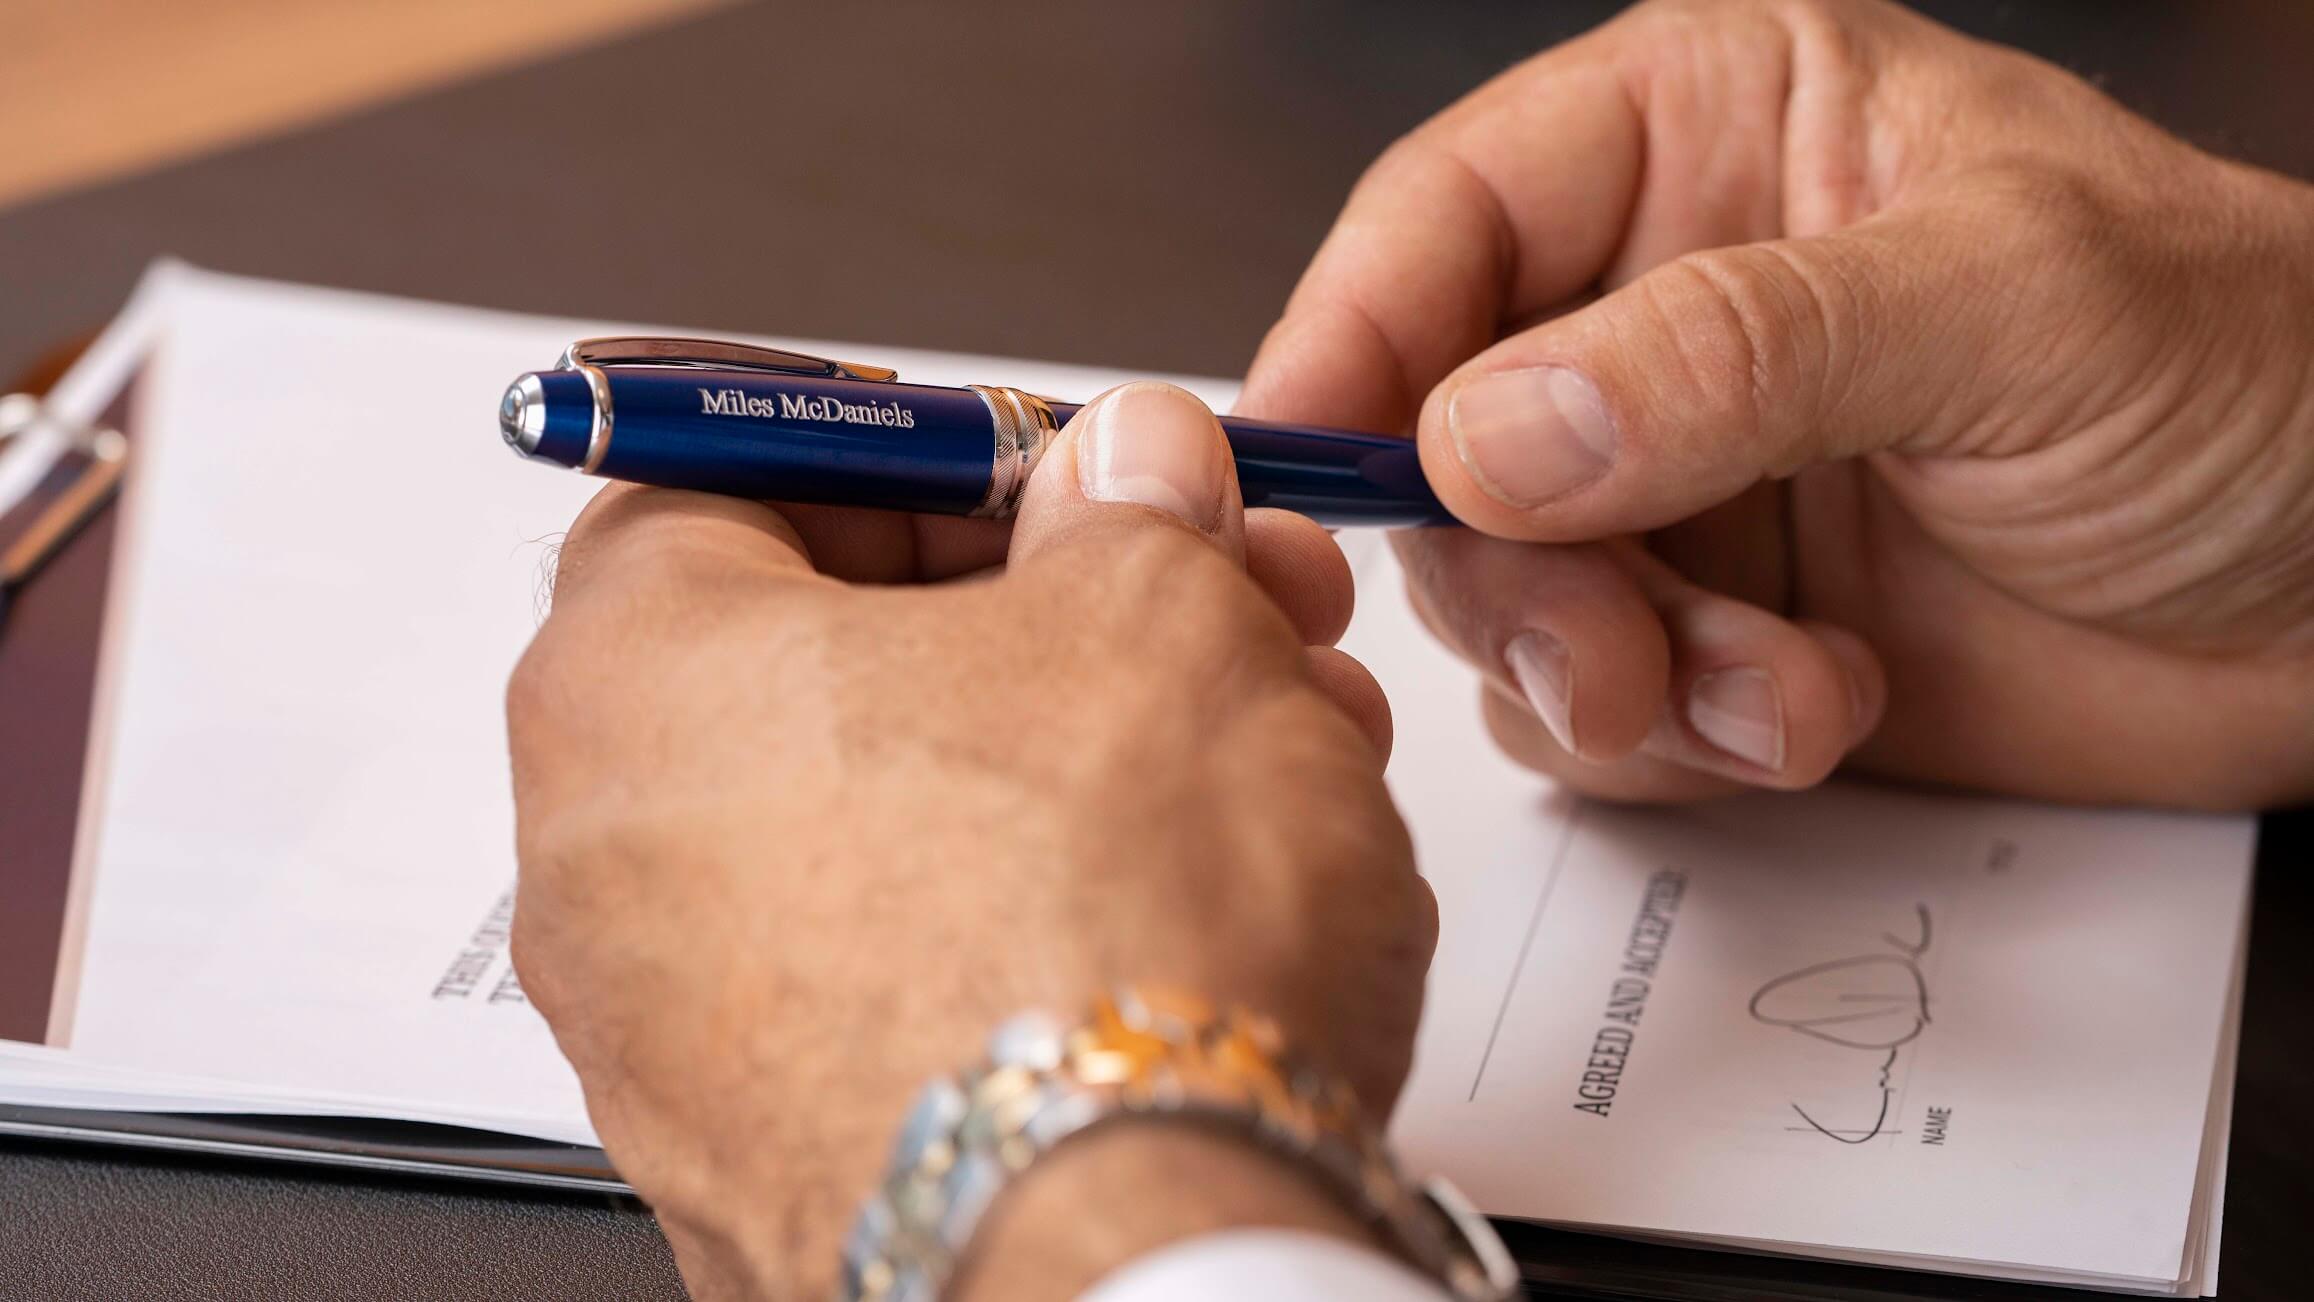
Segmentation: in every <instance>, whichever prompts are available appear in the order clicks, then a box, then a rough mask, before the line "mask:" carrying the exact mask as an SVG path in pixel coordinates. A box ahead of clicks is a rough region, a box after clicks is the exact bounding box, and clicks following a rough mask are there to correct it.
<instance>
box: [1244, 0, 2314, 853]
mask: <svg viewBox="0 0 2314 1302" xmlns="http://www.w3.org/2000/svg"><path fill="white" fill-rule="evenodd" d="M2205 71H2206V73H2207V75H2210V76H2222V75H2224V73H2223V70H2222V69H2207V70H2205ZM2310 193H2314V192H2310V191H2309V190H2308V188H2307V187H2305V186H2302V185H2299V184H2297V183H2294V182H2291V181H2287V180H2284V179H2282V178H2280V177H2276V176H2273V175H2270V174H2266V173H2261V172H2258V171H2254V170H2252V169H2250V168H2246V167H2242V166H2238V165H2234V164H2231V163H2227V162H2225V161H2222V160H2219V159H2216V158H2212V157H2209V156H2207V155H2204V154H2201V153H2198V152H2196V151H2195V150H2193V149H2191V148H2189V147H2187V146H2186V145H2184V144H2183V143H2181V142H2179V141H2177V140H2175V139H2172V138H2171V137H2169V136H2167V135H2164V134H2163V133H2161V132H2160V131H2158V130H2156V129H2154V128H2153V127H2151V126H2149V125H2147V124H2146V123H2144V122H2142V121H2140V120H2138V119H2136V118H2134V117H2132V116H2130V115H2129V114H2127V113H2126V112H2124V111H2123V110H2121V109H2120V108H2119V107H2117V106H2116V105H2114V104H2113V103H2112V102H2111V101H2109V100H2108V99H2106V98H2105V97H2104V96H2102V95H2101V94H2099V93H2098V92H2097V91H2095V90H2093V89H2092V88H2090V87H2089V86H2087V85H2085V84H2083V83H2082V82H2080V81H2078V80H2076V79H2074V78H2072V77H2070V76H2068V75H2066V74H2064V73H2062V72H2060V71H2058V70H2057V69H2055V68H2052V67H2049V66H2047V65H2045V64H2042V63H2039V62H2037V61H2035V60H2032V59H2029V58H2027V57H2025V56H2023V55H2020V54H2018V53H2016V52H2014V51H2010V50H2005V49H2001V48H1998V47H1994V46H1989V45H1984V44H1980V43H1978V42H1975V41H1971V40H1967V39H1965V38H1962V37H1960V36H1957V35H1955V34H1953V33H1951V32H1949V31H1946V30H1944V29H1942V28H1939V27H1937V26H1935V25H1933V24H1931V23H1929V22H1927V21H1926V20H1923V19H1921V18H1919V17H1916V16H1914V15H1912V14H1910V13H1908V12H1906V11H1904V10H1901V9H1898V8H1896V7H1895V6H1893V5H1889V4H1883V3H1878V2H1876V0H1710V2H1708V3H1654V4H1647V5H1642V6H1640V7H1639V8H1638V9H1636V10H1634V11H1632V12H1631V13H1628V14H1626V15H1624V16H1623V17H1621V18H1620V19H1618V20H1616V21H1615V22H1613V23H1610V24H1608V25H1607V26H1606V27H1603V28H1601V29H1600V30H1598V31H1596V32H1593V33H1591V34H1590V35H1588V36H1586V37H1584V38H1582V39H1580V40H1577V41H1575V42H1572V43H1570V44H1568V45H1565V46H1563V47H1560V48H1558V49H1555V50H1552V51H1550V52H1549V53H1547V54H1544V55H1542V56H1541V57H1539V58H1536V59H1534V60H1532V61H1530V62H1528V63H1527V64H1525V65H1523V66H1521V67H1518V68H1515V69H1513V70H1512V71H1511V72H1509V73H1507V74H1505V75H1504V76H1503V77H1501V78H1499V79H1497V80H1496V81H1495V82H1493V83H1492V84H1490V85H1488V86H1486V87H1483V88H1481V89H1480V90H1478V91H1477V92H1475V93H1474V94H1472V95H1471V96H1470V97H1468V98H1467V99H1465V100H1464V101H1463V102H1461V103H1459V104H1457V105H1455V106H1453V107H1452V108H1450V109H1448V110H1447V111H1446V112H1444V113H1442V114H1441V115H1439V116H1438V117H1437V118H1436V119H1435V120H1433V121H1432V122H1430V123H1428V124H1427V125H1425V126H1423V127H1422V128H1421V129H1420V130H1418V131H1416V132H1415V133H1413V134H1412V135H1410V136H1408V137H1407V138H1406V139H1405V140H1403V141H1401V142H1400V143H1399V144H1398V145H1397V146H1396V147H1394V148H1393V149H1391V150H1390V151H1389V152H1388V153H1387V154H1386V155H1385V156H1384V157H1383V158H1382V159H1381V160H1380V161H1379V162H1377V163H1376V164H1375V165H1374V167H1373V169H1372V170H1371V171H1370V172H1369V173H1368V175H1367V176H1366V178H1365V179H1364V180H1363V181H1362V182H1361V183H1360V185H1359V186H1358V188H1357V191H1356V193H1355V194H1353V196H1352V197H1351V199H1350V202H1349V205H1348V208H1347V209H1346V210H1345V211H1344V213H1343V214H1342V217H1341V220H1340V222H1339V223H1338V224H1337V226H1336V227H1335V229H1334V232H1333V234H1332V235H1331V236H1330V237H1329V238H1328V239H1327V241H1326V243H1325V245H1324V247H1323V248H1322V249H1321V250H1320V251H1319V253H1318V255H1317V257H1316V260H1315V261H1314V263H1313V265H1312V266H1311V267H1310V269H1309V272H1308V274H1307V275H1306V276H1305V277H1304V279H1303V281H1302V283H1301V286H1300V287H1299V289H1298V290H1297V291H1296V292H1295V294H1294V297H1293V299H1292V302H1291V303H1290V305H1289V306H1288V308H1287V311H1286V314H1285V317H1284V319H1283V320H1281V321H1280V322H1279V323H1278V325H1277V326H1276V328H1275V329H1274V330H1273V331H1272V332H1271V334H1270V337H1269V339H1268V340H1267V342H1266V343H1265V345H1264V347H1263V349H1262V352H1261V355H1260V358H1259V359H1258V361H1257V362H1256V364H1255V366H1254V368H1253V372H1252V374H1251V376H1250V377H1249V379H1248V381H1247V387H1246V394H1245V399H1244V403H1243V406H1244V409H1245V410H1246V411H1247V412H1248V413H1250V414H1254V415H1259V416H1266V417H1277V418H1285V419H1294V420H1310V421H1323V422H1330V423H1336V424H1343V425H1350V426H1355V427H1359V428H1369V429H1379V430H1412V431H1413V432H1414V433H1415V434H1416V436H1417V437H1418V438H1419V439H1420V441H1421V445H1422V459H1423V464H1424V467H1425V468H1426V470H1427V472H1428V474H1429V476H1430V478H1431V481H1432V483H1433V484H1434V485H1435V486H1436V487H1437V489H1438V491H1439V493H1440V495H1441V496H1442V497H1443V498H1444V499H1445V501H1446V502H1447V504H1448V505H1449V506H1450V507H1451V508H1452V509H1453V510H1454V512H1455V513H1456V514H1457V515H1458V516H1459V517H1460V518H1461V519H1462V520H1463V521H1464V522H1466V523H1467V524H1469V525H1470V526H1471V527H1472V529H1473V530H1475V531H1476V532H1464V531H1460V530H1433V531H1427V532H1422V533H1414V534H1408V535H1404V536H1402V538H1401V540H1400V552H1401V555H1402V556H1403V557H1404V559H1405V561H1406V564H1407V569H1408V571H1409V574H1410V575H1411V578H1412V582H1413V587H1414V593H1415V598H1416V603H1417V605H1418V606H1419V607H1420V608H1421V610H1422V611H1423V613H1424V615H1425V616H1426V618H1427V619H1428V620H1429V622H1430V623H1431V625H1432V627H1433V628H1434V629H1436V630H1437V632H1438V633H1439V634H1440V635H1441V637H1443V638H1444V639H1445V641H1446V642H1447V643H1448V644H1449V645H1451V646H1452V647H1454V648H1455V649H1456V650H1457V651H1458V652H1459V653H1460V654H1461V655H1463V656H1464V657H1466V658H1467V659H1469V660H1470V661H1471V662H1472V663H1473V664H1475V665H1477V666H1479V667H1480V669H1481V670H1482V671H1483V672H1484V674H1485V675H1486V677H1487V680H1488V684H1489V690H1488V692H1487V696H1486V710H1487V715H1488V718H1489V721H1490V723H1491V724H1492V725H1493V728H1494V730H1495V733H1496V735H1497V737H1498V738H1499V739H1500V740H1501V741H1502V742H1503V744H1504V745H1505V746H1506V747H1507V748H1508V749H1509V750H1510V751H1511V752H1512V753H1513V754H1514V755H1517V756H1518V757H1520V758H1521V759H1522V760H1524V761H1526V762H1527V763H1529V764H1531V765H1533V766H1534V767H1536V768H1539V769H1541V770H1543V771H1545V772H1547V773H1551V774H1554V775H1556V776H1558V777H1560V778H1562V779H1564V780H1566V781H1568V782H1570V783H1573V784H1574V785H1576V786H1578V787H1581V788H1584V789H1587V790H1590V791H1593V792H1597V793H1600V794H1604V795H1608V796H1615V797H1624V798H1638V799H1678V798H1686V797H1693V796H1700V795H1708V794H1712V793H1716V792H1721V791H1728V790H1733V789H1736V788H1738V787H1741V786H1745V785H1760V786H1773V787H1795V786H1805V785H1808V784H1810V783H1813V782H1816V781H1818V780H1819V779H1821V778H1822V777H1824V775H1825V774H1827V773H1828V772H1830V771H1831V770H1832V769H1833V767H1834V766H1835V765H1837V764H1840V763H1841V762H1842V761H1843V760H1845V759H1849V758H1851V757H1852V758H1853V760H1854V762H1855V763H1857V764H1858V765H1859V766H1861V767H1863V768H1866V769H1869V770H1872V771H1876V772H1880V773H1886V774H1892V775H1897V776H1901V777H1906V778H1914V779H1925V780H1930V781H1937V782H1948V783H1956V784H1962V785H1968V786H1978V787H1988V788H1993V789H1998V790H2004V791H2013V792H2020V793H2027V794H2034V795H2042V796H2050V797H2057V798H2063V799H2079V800H2126V801H2149V802H2157V803H2175V804H2186V805H2201V806H2234V807H2239V806H2253V805H2260V804H2268V803H2279V802H2285V801H2289V800H2294V799H2303V798H2305V797H2307V796H2309V795H2314V379H2310V376H2314V360H2310V359H2314V198H2310Z"/></svg>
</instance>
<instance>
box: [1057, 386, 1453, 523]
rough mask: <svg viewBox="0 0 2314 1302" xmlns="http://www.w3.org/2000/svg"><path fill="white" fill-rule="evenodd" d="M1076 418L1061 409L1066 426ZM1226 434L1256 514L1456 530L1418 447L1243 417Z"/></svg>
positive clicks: (1227, 424) (1226, 426) (1225, 420)
mask: <svg viewBox="0 0 2314 1302" xmlns="http://www.w3.org/2000/svg"><path fill="white" fill-rule="evenodd" d="M1076 411H1077V408H1075V407H1073V406H1069V405H1065V404H1060V403H1056V404H1054V405H1053V415H1054V416H1055V417H1056V418H1058V419H1060V420H1063V421H1065V420H1067V419H1068V418H1069V417H1070V416H1073V415H1075V414H1076ZM1221 428H1222V432H1223V433H1224V434H1226V435H1228V437H1229V450H1230V455H1231V457H1232V458H1233V459H1234V460H1235V461H1236V462H1237V486H1238V491H1239V493H1240V494H1241V495H1242V496H1243V497H1244V499H1245V504H1246V505H1247V506H1249V507H1254V506H1267V507H1276V508H1279V509H1281V510H1287V511H1298V512H1300V513H1301V514H1303V515H1306V516H1309V517H1310V518H1311V519H1313V520H1316V521H1318V522H1319V523H1320V524H1329V525H1427V524H1452V523H1453V522H1454V517H1453V516H1452V515H1450V514H1448V512H1447V510H1446V507H1445V506H1443V505H1442V504H1440V502H1439V500H1438V496H1437V494H1435V493H1433V492H1431V491H1430V482H1429V481H1428V480H1426V479H1424V478H1423V476H1422V457H1421V454H1420V453H1419V452H1417V451H1416V449H1415V445H1414V442H1413V440H1411V439H1403V438H1392V437H1390V436H1387V435H1382V434H1360V433H1355V432H1353V431H1349V430H1338V429H1324V428H1320V427H1318V426H1312V425H1287V424H1282V423H1279V422H1276V421H1264V420H1247V419H1243V418H1240V417H1236V416H1225V417H1222V419H1221Z"/></svg>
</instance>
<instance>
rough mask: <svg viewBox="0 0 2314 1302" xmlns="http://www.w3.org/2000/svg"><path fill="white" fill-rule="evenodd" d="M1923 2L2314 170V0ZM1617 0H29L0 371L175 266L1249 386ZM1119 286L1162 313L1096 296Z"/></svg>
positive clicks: (2217, 135)
mask: <svg viewBox="0 0 2314 1302" xmlns="http://www.w3.org/2000/svg"><path fill="white" fill-rule="evenodd" d="M1920 7H1921V8H1922V9H1924V10H1925V11H1926V12H1929V13H1931V14H1933V15H1935V16H1937V17H1939V18H1941V19H1943V20H1945V21H1947V22H1950V23H1953V24H1955V25H1957V26H1959V27H1961V28H1963V29H1965V30H1969V31H1972V32H1976V33H1979V34H1981V35H1985V36H1989V37H1992V38H1995V39H1998V40H2002V41H2006V42H2009V43H2012V44H2016V45H2020V46H2023V47H2025V48H2027V49H2031V50H2034V51H2036V52H2038V53H2041V54H2043V55H2044V56H2046V57H2049V58H2052V59H2055V60H2057V61H2058V62H2061V63H2064V64H2066V65H2068V66H2070V67H2072V68H2074V69H2075V70H2077V71H2079V72H2081V73H2083V74H2084V75H2087V76H2089V77H2091V78H2092V79H2095V80H2097V81H2100V82H2101V83H2103V84H2105V85H2106V86H2107V87H2108V88H2109V89H2110V90H2112V91H2113V93H2115V94H2116V95H2118V96H2119V97H2121V98H2122V99H2123V100H2125V101H2126V102H2128V103H2130V104H2131V105H2132V106H2133V107H2136V108H2139V109H2141V110H2142V111H2145V112H2147V113H2149V114H2151V115H2152V116H2153V117H2155V118H2156V119H2158V120H2160V121H2163V122H2165V123H2167V124H2168V125H2170V126H2171V127H2172V128H2173V129H2175V130H2178V131H2181V132H2183V133H2184V134H2186V135H2188V136H2190V137H2192V138H2194V139H2196V140H2197V141H2200V142H2202V143H2205V144H2208V145H2211V146H2213V147H2216V148H2219V149H2221V150H2225V151H2227V152H2232V153H2236V154H2239V155H2243V156H2246V157H2249V158H2252V159H2255V160H2257V161H2260V162H2264V163H2266V164H2268V165H2271V166H2275V167H2280V168H2282V169H2284V170H2290V171H2296V172H2300V173H2308V172H2314V133H2309V132H2307V131H2306V130H2305V129H2304V124H2305V123H2306V122H2308V121H2314V79H2309V78H2307V77H2306V76H2305V75H2304V72H2303V65H2304V63H2305V60H2306V57H2307V55H2308V54H2309V53H2310V52H2314V4H2307V3H2304V2H2303V0H2222V2H2219V3H2199V2H2197V3H2190V4H2187V3H2172V2H2170V0H1931V2H1929V3H1924V4H1922V5H1921V6H1920ZM1619 8H1621V6H1620V5H1619V4H1614V3H1603V2H1601V0H1460V2H1458V3H1451V4H1408V3H1403V2H1402V0H1178V2H1177V3H1169V4H1166V5H1163V6H1155V7H1152V6H1124V5H1076V4H1067V3H1061V2H1059V0H998V2H996V3H987V4H971V5H954V4H945V3H936V2H934V0H890V2H887V3H878V4H872V5H861V4H853V5H826V4H801V3H765V4H731V3H727V2H726V0H559V2H558V3H552V4H549V3H545V2H544V0H493V2H491V3H479V2H466V0H174V2H172V0H0V123H5V124H7V131H8V141H7V143H6V144H5V145H4V146H0V372H6V373H11V374H12V373H14V372H16V371H18V370H20V369H21V368H22V367H23V366H24V365H25V364H26V363H27V362H29V360H30V359H31V358H33V357H34V356H36V355H38V354H39V353H40V352H41V351H42V350H44V349H46V348H48V347H50V346H52V345H53V344H54V343H55V342H56V341H57V340H58V339H59V338H60V337H69V336H71V335H73V334H75V333H79V332H85V331H87V330H90V329H93V328H94V327H95V326H97V325H99V324H101V323H102V322H103V321H104V320H105V319H106V318H107V317H108V316H109V315H110V314H111V312H112V311H113V310H114V309H115V308H116V307H117V306H118V305H119V303H120V302H121V299H122V297H123V295H124V294H125V293H126V291H127V289H128V287H129V285H130V284H131V283H132V282H133V280H134V278H135V276H136V274H137V272H138V270H139V269H140V268H141V267H142V266H143V265H144V264H145V262H146V261H147V260H148V259H150V258H151V257H153V256H155V255H157V254H162V253H170V254H175V255H178V256H182V257H185V258H188V259H191V260H193V261H195V262H198V263H201V264H203V265H206V266H211V267H215V268H218V269H221V270H229V271H242V272H250V273H255V274H262V275H268V276H277V277H283V278H289V279H300V280H312V281H318V282H322V283H328V284H338V285H346V286H351V287H356V288H363V289H375V290H381V291H385V292H391V293H402V294H414V295H420V296H425V297H432V298H440V299H449V300H454V301H464V302H475V303H486V304H490V305H494V306H503V307H509V308H519V309H526V310H535V311H549V312H560V313H567V314H572V315H587V316H605V317H627V318H632V319H640V320H654V321H661V322H668V323H680V324H687V325H694V326H701V327H718V328H724V329H731V330H756V331H766V332H775V333H789V334H801V335H812V336H819V337H824V338H853V339H867V340H874V341H878V342H890V343H901V344H921V345H926V346H932V347H950V348H970V349H975V350H981V351H989V352H1000V353H1025V354H1032V355H1044V356H1052V357H1055V358H1057V359H1059V360H1071V361H1084V362H1096V363H1105V364H1119V365H1130V366H1141V367H1147V368H1153V369H1167V370H1181V371H1197V372H1211V373H1231V372H1234V371H1236V370H1238V369H1240V368H1242V366H1243V365H1244V363H1245V362H1246V360H1247V359H1248V358H1249V357H1250V355H1251V352H1252V348H1253V346H1254V344H1255V342H1256V341H1257V340H1258V338H1259V335H1260V331H1261V330H1262V328H1263V327H1265V326H1266V325H1267V323H1268V321H1269V319H1270V318H1271V316H1272V314H1274V312H1275V310H1276V308H1277V306H1278V304H1279V303H1280V302H1281V301H1282V299H1283V296H1284V294H1285V292H1286V290H1287V289H1288V288H1289V287H1290V286H1291V284H1292V282H1293V278H1294V277H1295V275H1296V274H1298V272H1299V270H1300V267H1301V265H1302V263H1303V261H1304V260H1305V259H1306V257H1307V256H1308V253H1309V251H1310V250H1311V249H1312V248H1313V247H1314V246H1315V245H1316V243H1317V240H1318V238H1319V237H1320V236H1321V235H1322V234H1323V232H1324V230H1325V227H1326V225H1327V223H1328V222H1329V221H1330V220H1331V218H1332V215H1333V212H1334V210H1335V208H1336V206H1337V205H1338V203H1339V201H1340V198H1341V196H1342V194H1343V193H1344V191H1345V190H1346V189H1347V188H1348V186H1349V184H1350V182H1351V181H1352V180H1353V179H1355V177H1356V176H1357V174H1358V172H1359V170H1360V169H1361V168H1362V167H1363V166H1364V165H1365V163H1366V162H1367V161H1368V160H1369V159H1371V158H1372V157H1373V155H1374V153H1375V152H1376V151H1377V150H1379V149H1380V148H1382V147H1383V146H1384V145H1386V144H1387V143H1388V142H1389V141H1390V140H1392V139H1393V138H1395V137H1396V136H1397V135H1398V134H1400V133H1402V132H1403V131H1405V130H1406V129H1408V128H1410V127H1412V126H1413V125H1415V124H1416V123H1418V122H1419V121H1421V120H1422V119H1423V118H1424V117H1426V116H1427V115H1429V114H1430V113H1431V112H1433V111H1435V110H1436V109H1438V108H1440V107H1442V106H1443V105H1445V104H1446V103H1448V102H1450V101H1452V100H1453V99H1454V98H1455V97H1456V96H1458V95H1460V94H1461V93H1463V92H1464V91H1466V90H1468V89H1470V88H1471V87H1472V86H1474V85H1475V84H1477V83H1478V82H1479V81H1481V80H1483V79H1484V78H1485V77H1486V76H1488V75H1490V74H1491V73H1493V72H1495V71H1497V70H1499V69H1501V68H1503V67H1505V66H1508V65H1509V64H1511V63H1513V62H1515V61H1517V60H1518V59H1519V58H1521V57H1523V56H1525V55H1526V54H1529V53H1531V52H1533V51H1534V50H1536V49H1538V48H1540V47H1542V46H1544V45H1547V44H1549V43H1551V42H1553V41H1555V40H1559V39H1562V38H1564V37H1566V36H1568V35H1571V34H1573V33H1575V32H1578V31H1580V30H1582V29H1584V28H1586V27H1589V26H1591V25H1593V24H1594V23H1596V22H1598V21H1600V20H1602V19H1603V18H1605V17H1607V16H1609V15H1611V14H1612V13H1613V12H1615V11H1616V10H1617V9H1619ZM1095 286H1099V287H1102V288H1103V289H1104V290H1106V291H1108V292H1109V293H1110V294H1123V295H1126V296H1128V297H1129V298H1130V299H1131V300H1132V301H1133V302H1135V303H1136V305H1137V309H1138V310H1136V311H1135V312H1132V313H1118V312H1115V311H1113V310H1102V311H1093V310H1087V309H1082V308H1080V307H1079V306H1078V304H1079V303H1081V302H1083V301H1084V300H1085V299H1086V297H1087V293H1088V291H1089V290H1090V289H1091V288H1092V287H1095ZM992 305H999V306H998V308H997V310H991V307H992Z"/></svg>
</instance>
